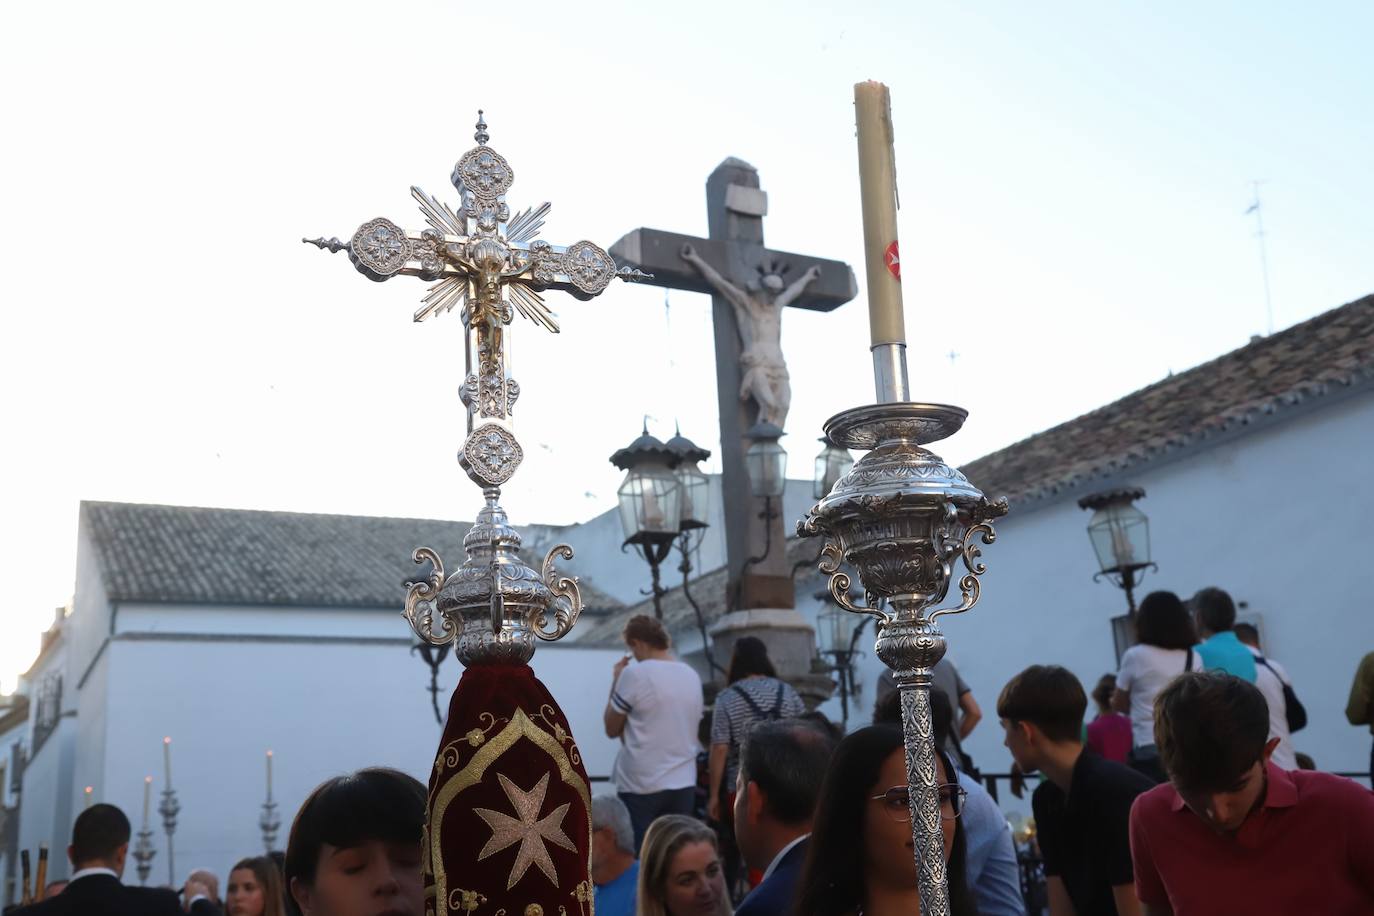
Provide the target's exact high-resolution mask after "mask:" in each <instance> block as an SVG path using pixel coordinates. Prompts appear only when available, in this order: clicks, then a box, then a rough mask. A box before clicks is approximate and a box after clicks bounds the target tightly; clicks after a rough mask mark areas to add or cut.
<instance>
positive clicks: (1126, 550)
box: [1088, 504, 1150, 570]
mask: <svg viewBox="0 0 1374 916" xmlns="http://www.w3.org/2000/svg"><path fill="white" fill-rule="evenodd" d="M1088 537H1089V538H1091V540H1092V544H1093V550H1094V551H1095V552H1096V553H1097V563H1098V566H1100V567H1101V568H1102V569H1103V570H1110V569H1121V568H1123V567H1126V566H1138V565H1141V564H1145V563H1149V562H1150V520H1149V519H1148V518H1146V516H1145V513H1144V512H1141V511H1140V510H1139V509H1137V508H1136V507H1135V506H1132V505H1122V504H1117V505H1112V506H1106V507H1104V508H1101V509H1098V510H1097V511H1096V512H1094V513H1093V517H1092V520H1091V521H1089V522H1088Z"/></svg>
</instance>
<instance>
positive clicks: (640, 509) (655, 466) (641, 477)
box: [611, 424, 683, 619]
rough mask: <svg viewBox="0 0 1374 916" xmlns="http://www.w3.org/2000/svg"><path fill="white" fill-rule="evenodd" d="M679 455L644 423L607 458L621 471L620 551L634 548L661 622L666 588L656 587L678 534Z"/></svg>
mask: <svg viewBox="0 0 1374 916" xmlns="http://www.w3.org/2000/svg"><path fill="white" fill-rule="evenodd" d="M680 461H681V457H680V455H679V453H678V452H677V451H676V450H675V449H670V448H669V447H668V446H667V445H664V444H663V443H662V442H660V441H659V440H658V439H657V438H655V437H654V436H651V435H649V427H648V425H647V424H646V425H645V427H644V432H643V434H642V435H640V437H639V438H638V439H636V440H635V441H633V442H631V443H630V444H629V445H628V446H626V447H625V448H622V449H620V450H619V451H617V452H616V453H615V454H614V455H612V456H611V463H612V464H614V465H615V466H616V467H618V468H620V469H621V470H623V471H625V472H626V473H625V480H624V482H623V483H621V484H620V490H619V491H618V496H619V499H620V527H621V529H622V530H623V531H624V533H625V542H624V543H623V544H621V549H622V550H625V549H628V548H629V547H631V546H634V547H638V548H639V550H640V552H642V553H643V554H644V559H645V560H646V561H647V562H648V564H649V571H650V574H651V575H652V576H653V586H652V591H651V594H652V595H653V597H654V614H655V615H656V616H657V617H658V618H659V619H662V618H663V607H662V604H661V602H660V599H661V598H662V596H663V595H664V594H665V592H666V591H667V589H665V588H663V586H662V585H661V584H660V583H659V576H658V567H659V566H660V565H661V564H662V563H663V561H664V560H665V559H666V558H667V557H668V552H669V551H670V550H671V549H672V546H673V542H674V541H675V540H677V537H678V535H679V534H680V533H681V531H682V495H683V487H682V482H681V481H680V480H679V479H678V475H677V471H676V469H677V466H678V464H679V463H680Z"/></svg>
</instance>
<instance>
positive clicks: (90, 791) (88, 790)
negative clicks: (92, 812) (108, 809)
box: [86, 786, 95, 808]
mask: <svg viewBox="0 0 1374 916" xmlns="http://www.w3.org/2000/svg"><path fill="white" fill-rule="evenodd" d="M94 795H95V787H94V786H87V787H86V807H87V808H89V807H90V806H91V797H92V796H94Z"/></svg>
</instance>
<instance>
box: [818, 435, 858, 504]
mask: <svg viewBox="0 0 1374 916" xmlns="http://www.w3.org/2000/svg"><path fill="white" fill-rule="evenodd" d="M819 441H820V442H822V443H824V444H825V447H824V448H822V449H821V453H820V454H819V455H817V456H816V486H815V488H814V489H813V490H812V495H813V496H814V497H815V498H816V499H824V498H825V497H826V496H827V495H828V494H829V493H830V491H831V490H833V489H835V484H837V483H839V482H840V478H841V477H843V476H844V475H846V474H848V473H849V469H850V468H852V467H854V457H853V456H852V455H850V454H849V449H847V448H840V447H839V446H838V445H836V444H835V443H833V442H831V441H830V440H829V439H827V438H826V437H825V436H821V438H820V440H819Z"/></svg>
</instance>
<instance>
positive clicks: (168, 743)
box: [162, 738, 172, 789]
mask: <svg viewBox="0 0 1374 916" xmlns="http://www.w3.org/2000/svg"><path fill="white" fill-rule="evenodd" d="M162 768H163V771H164V773H165V775H166V777H167V788H169V789H170V788H171V787H172V739H171V738H163V739H162Z"/></svg>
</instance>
